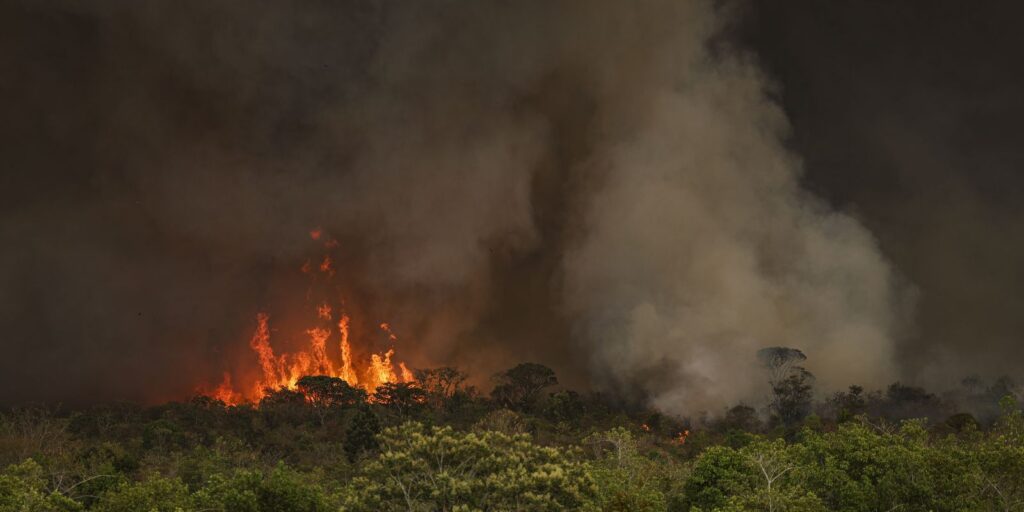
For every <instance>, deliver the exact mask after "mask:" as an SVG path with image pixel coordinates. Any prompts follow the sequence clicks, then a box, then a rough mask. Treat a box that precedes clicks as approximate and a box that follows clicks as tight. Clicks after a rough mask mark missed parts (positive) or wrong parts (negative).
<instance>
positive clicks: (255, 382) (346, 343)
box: [199, 228, 416, 405]
mask: <svg viewBox="0 0 1024 512" xmlns="http://www.w3.org/2000/svg"><path fill="white" fill-rule="evenodd" d="M309 236H310V239H311V240H313V241H314V242H318V243H319V244H321V248H322V249H323V251H324V254H322V255H321V256H320V257H318V258H316V259H315V260H314V259H310V260H306V262H305V263H304V264H303V265H302V266H301V268H300V270H301V272H302V273H303V274H305V275H306V276H307V277H308V279H309V288H308V290H307V293H306V302H305V304H304V306H303V309H304V310H306V311H307V312H308V314H307V316H308V318H309V320H308V321H309V324H308V326H307V327H306V328H304V329H302V330H301V331H300V333H299V336H300V337H302V338H303V339H304V342H303V343H301V345H300V347H299V348H298V349H297V350H293V351H287V352H286V351H282V350H275V348H274V345H273V344H272V339H271V338H272V332H273V329H272V328H271V317H270V315H269V314H268V313H266V312H260V313H258V314H257V315H256V327H255V330H254V332H253V333H252V337H251V339H250V340H249V347H250V348H251V349H252V354H253V355H254V360H255V361H256V362H258V364H259V372H258V374H257V375H256V376H255V377H250V378H246V379H241V381H240V379H238V378H237V377H236V376H234V375H233V374H232V372H224V374H223V379H222V381H221V382H220V385H218V386H216V387H215V388H213V389H210V388H209V387H205V388H201V389H200V390H199V391H200V393H201V394H204V395H208V396H210V397H212V398H215V399H217V400H220V401H222V402H224V403H225V404H228V405H238V404H241V403H244V402H254V403H257V402H259V401H260V400H262V399H263V398H264V397H266V396H267V395H268V394H269V393H271V392H273V391H276V390H280V389H287V390H296V389H297V388H299V387H300V381H301V380H302V379H303V377H308V376H326V377H333V378H336V379H341V380H342V381H344V383H345V384H347V385H348V386H350V387H353V388H361V389H362V390H364V391H365V392H366V393H368V394H373V393H374V392H375V391H376V390H377V389H378V388H380V387H381V386H384V385H387V384H400V383H405V384H409V383H414V382H415V380H416V379H415V377H414V376H413V373H412V371H411V370H410V369H409V368H408V367H407V366H406V364H405V362H404V361H401V360H398V359H397V358H395V347H394V345H395V344H396V343H397V342H398V336H396V335H395V333H394V331H393V330H392V328H391V325H390V324H389V323H387V322H380V323H379V324H377V327H378V328H379V330H380V333H381V334H382V335H383V336H382V338H383V339H384V340H385V342H386V344H387V348H386V349H384V350H382V351H379V352H374V351H373V350H372V347H370V346H369V344H367V346H364V347H360V348H361V350H358V351H357V350H353V347H352V334H351V331H352V319H351V317H350V316H349V315H348V313H346V310H345V302H344V300H343V298H340V295H341V292H340V288H339V287H337V286H335V277H336V275H337V269H336V268H335V264H334V259H333V258H332V256H331V253H332V252H333V251H335V250H337V248H338V247H339V243H338V241H337V240H336V239H334V238H329V237H326V236H325V233H324V231H323V230H322V229H320V228H317V229H314V230H312V231H310V232H309ZM314 261H319V263H317V264H315V265H314V264H313V262H314ZM321 296H323V297H322V300H313V299H314V297H317V298H321ZM332 296H333V297H339V298H337V299H335V301H334V302H332V301H331V297H332ZM369 338H370V336H362V337H361V339H369ZM357 354H365V356H364V357H357Z"/></svg>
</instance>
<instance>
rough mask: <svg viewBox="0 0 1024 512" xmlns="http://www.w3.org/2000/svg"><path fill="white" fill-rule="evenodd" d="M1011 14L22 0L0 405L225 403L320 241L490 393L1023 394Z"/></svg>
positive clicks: (945, 7) (775, 6)
mask: <svg viewBox="0 0 1024 512" xmlns="http://www.w3.org/2000/svg"><path fill="white" fill-rule="evenodd" d="M1014 11H1015V9H1013V8H1012V6H1011V5H1010V4H1008V3H1007V4H999V3H979V4H971V5H970V6H967V5H966V4H959V3H953V2H906V3H899V4H895V3H886V2H849V3H846V2H840V3H815V2H751V3H743V2H726V3H722V2H696V1H695V2H669V1H640V2H612V1H608V2H603V1H588V2H583V1H579V2H573V1H566V2H512V3H510V2H451V1H436V2H416V3H413V2H378V1H331V2H327V1H323V2H303V3H301V4H300V3H295V4H286V3H277V4H266V5H260V6H258V7H256V6H253V5H252V4H250V3H248V2H240V1H239V2H234V1H215V2H175V3H171V2H150V3H135V2H94V3H88V4H83V3H80V2H70V1H69V2H62V1H43V2H18V1H8V2H4V3H3V4H2V7H0V68H2V69H3V73H2V76H0V97H2V100H0V104H2V105H3V107H4V109H3V110H4V116H3V120H2V121H0V157H2V164H3V171H2V173H0V241H2V243H3V248H2V251H0V332H2V336H3V341H2V346H3V357H2V358H0V401H4V402H19V401H29V400H61V401H65V402H88V401H98V400H111V399H137V400H146V401H154V400H162V399H171V398H182V397H184V396H187V395H188V394H189V393H191V392H193V391H194V390H195V388H196V386H197V385H198V384H201V383H203V382H212V381H215V380H217V378H218V377H219V376H220V374H221V372H222V371H224V370H225V369H227V368H230V367H234V366H237V365H239V364H240V363H239V362H238V361H240V360H245V361H247V360H248V359H245V358H251V355H249V354H248V352H247V350H248V349H247V344H246V343H247V338H248V335H249V333H250V332H251V329H252V323H253V317H254V315H255V314H256V312H258V311H264V310H270V314H271V316H272V318H274V316H275V314H277V313H276V312H277V311H281V310H282V309H287V308H288V305H289V304H290V303H294V302H295V301H296V300H297V298H296V297H295V296H294V293H293V292H292V291H291V288H290V285H289V280H290V279H292V277H290V276H292V275H293V274H294V272H295V269H296V268H297V267H298V266H299V265H301V263H302V262H303V261H304V259H305V258H308V257H309V254H310V251H311V250H312V249H313V247H311V244H310V240H309V235H308V233H309V230H310V229H312V228H314V227H320V228H322V229H324V231H325V232H327V233H329V234H330V235H331V236H333V237H336V238H337V239H338V240H339V241H340V243H341V253H342V254H343V256H342V257H341V260H340V263H342V264H343V265H342V274H343V275H344V277H345V278H346V280H347V282H348V283H349V285H348V287H347V289H346V293H347V297H346V301H347V303H349V304H350V307H351V309H352V310H353V311H354V312H358V313H359V316H360V317H361V318H363V319H362V320H360V321H361V322H363V323H366V324H373V323H374V322H378V321H388V322H390V323H391V324H392V325H393V326H394V327H395V328H396V330H397V332H398V334H399V336H400V339H401V340H402V341H401V342H400V344H399V346H398V347H396V348H397V349H398V351H399V353H401V354H406V357H407V359H408V360H409V362H410V363H411V364H413V365H414V366H433V365H441V364H452V365H457V366H461V367H464V368H466V369H469V370H470V371H471V373H474V374H475V375H476V381H477V382H481V383H483V382H486V377H487V376H488V375H489V374H491V373H493V372H495V371H498V370H500V369H503V368H506V367H508V366H511V365H512V364H515V363H517V362H520V361H525V360H533V361H538V362H542V363H545V364H548V365H551V366H552V367H554V368H555V369H556V370H557V371H558V373H559V375H560V377H561V378H562V380H563V382H565V383H566V384H567V385H570V386H576V387H580V388H595V389H601V390H605V391H611V392H616V393H621V394H624V395H629V396H642V397H645V398H646V399H648V400H649V401H650V402H651V403H653V404H654V405H656V406H658V407H661V408H663V409H665V410H668V411H671V412H687V411H692V410H694V409H696V408H703V409H709V408H714V407H716V404H720V403H724V402H727V401H735V400H742V399H749V398H750V397H751V396H753V395H755V394H756V390H757V387H758V381H757V380H756V379H753V378H749V377H747V376H749V375H752V374H751V372H750V368H749V364H750V363H752V362H753V352H754V351H756V349H757V348H759V347H763V346H767V345H792V346H797V347H799V348H801V349H803V350H804V351H805V352H806V353H807V355H808V356H809V364H810V367H811V369H812V370H813V371H815V373H816V374H817V375H818V379H819V382H820V383H821V384H822V385H823V386H825V387H833V388H837V387H842V386H845V385H847V384H850V383H853V382H862V383H864V384H866V385H868V386H869V387H871V386H875V385H881V384H882V383H883V382H888V381H891V380H894V379H897V378H900V379H904V380H910V381H916V382H922V383H929V384H931V383H944V382H949V381H952V380H955V379H956V378H958V377H959V376H961V375H964V374H967V373H983V374H984V373H989V374H992V373H1009V374H1011V375H1012V374H1013V373H1014V372H1017V371H1018V370H1019V368H1018V365H1017V364H1016V363H1015V362H1014V360H1013V358H1012V357H1011V356H1012V354H1014V353H1015V349H1016V344H1017V332H1018V330H1019V329H1018V327H1019V325H1020V322H1021V320H1020V319H1019V318H1020V314H1019V312H1020V311H1021V305H1022V304H1021V303H1022V301H1021V294H1020V292H1018V291H1017V288H1018V286H1017V285H1018V283H1019V282H1020V280H1021V277H1020V272H1019V271H1018V270H1017V269H1016V263H1017V262H1018V261H1021V258H1020V256H1022V255H1021V254H1020V251H1021V250H1022V249H1024V244H1021V243H1020V237H1021V234H1020V233H1022V231H1021V229H1020V228H1021V207H1020V206H1019V201H1017V197H1018V194H1019V192H1020V189H1021V186H1022V180H1021V178H1019V177H1018V176H1017V172H1016V170H1017V167H1018V165H1019V164H1020V163H1021V155H1022V154H1024V153H1021V150H1020V149H1019V148H1018V147H1017V146H1018V144H1019V141H1020V140H1022V139H1021V137H1020V135H1021V129H1020V125H1019V119H1020V116H1019V114H1020V113H1021V110H1022V107H1024V104H1022V103H1024V102H1022V100H1020V98H1019V97H1018V96H1019V95H1018V94H1017V91H1019V90H1020V85H1022V84H1021V81H1022V80H1024V77H1022V72H1021V70H1020V67H1019V65H1018V62H1019V60H1020V59H1019V57H1021V55H1020V53H1021V52H1022V51H1024V46H1022V45H1021V44H1018V43H1020V42H1021V41H1020V37H1021V36H1019V35H1016V34H1015V32H1017V31H1016V27H1017V26H1018V24H1017V23H1016V21H1019V18H1020V17H1019V16H1017V15H1018V14H1019V13H1017V12H1014ZM282 329H283V327H282ZM403 343H405V344H404V345H403ZM741 376H742V377H741Z"/></svg>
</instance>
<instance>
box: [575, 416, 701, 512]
mask: <svg viewBox="0 0 1024 512" xmlns="http://www.w3.org/2000/svg"><path fill="white" fill-rule="evenodd" d="M587 441H589V443H590V444H591V445H592V446H594V447H595V448H596V449H597V450H598V452H599V454H600V455H599V457H598V459H597V460H596V461H595V462H594V464H593V465H592V469H591V475H592V476H593V478H594V481H595V482H596V484H597V489H598V497H597V503H598V506H599V508H600V510H602V511H605V512H618V511H621V512H648V511H649V512H655V511H663V510H665V509H666V508H667V507H668V505H669V499H670V497H671V494H672V493H673V491H675V490H676V489H675V486H676V485H678V482H681V481H682V480H683V479H684V476H685V469H684V468H682V467H681V466H680V465H679V464H678V463H676V462H675V461H673V460H671V459H668V458H661V460H657V459H655V458H649V457H644V456H642V455H640V453H639V447H638V443H637V440H636V439H635V438H634V437H633V434H632V433H630V432H629V431H628V430H626V429H624V428H622V427H618V428H615V429H612V430H608V431H606V432H601V433H598V434H593V435H591V436H590V437H588V438H587Z"/></svg>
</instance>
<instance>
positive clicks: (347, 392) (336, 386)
mask: <svg viewBox="0 0 1024 512" xmlns="http://www.w3.org/2000/svg"><path fill="white" fill-rule="evenodd" d="M296 386H297V387H298V389H299V391H300V392H301V393H302V394H303V395H305V397H306V401H307V402H308V403H309V405H312V406H313V408H314V410H315V411H316V413H317V417H318V418H319V419H320V425H321V426H322V425H324V424H325V423H326V421H327V417H328V416H329V415H330V414H331V411H333V410H337V409H343V408H346V407H354V406H357V405H360V404H364V403H366V391H363V390H362V389H359V388H354V387H352V386H349V385H348V383H347V382H345V381H344V380H342V379H339V378H337V377H329V376H327V375H307V376H305V377H303V378H301V379H299V381H298V382H297V383H296Z"/></svg>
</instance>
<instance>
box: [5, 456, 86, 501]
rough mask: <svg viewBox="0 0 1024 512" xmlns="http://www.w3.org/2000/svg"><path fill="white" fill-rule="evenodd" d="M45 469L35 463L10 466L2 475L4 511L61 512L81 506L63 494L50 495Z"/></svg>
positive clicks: (27, 462) (29, 461)
mask: <svg viewBox="0 0 1024 512" xmlns="http://www.w3.org/2000/svg"><path fill="white" fill-rule="evenodd" d="M45 487H46V481H45V479H44V478H43V469H42V468H41V467H39V464H37V463H36V462H35V461H34V460H32V459H29V460H26V461H25V462H22V463H21V464H14V465H11V466H8V467H7V468H6V469H4V470H3V472H0V512H57V511H72V510H80V509H81V506H80V505H79V504H78V503H76V502H74V501H72V500H70V499H68V498H65V497H64V496H62V495H60V494H52V493H48V492H46V490H45Z"/></svg>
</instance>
